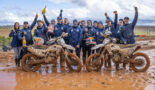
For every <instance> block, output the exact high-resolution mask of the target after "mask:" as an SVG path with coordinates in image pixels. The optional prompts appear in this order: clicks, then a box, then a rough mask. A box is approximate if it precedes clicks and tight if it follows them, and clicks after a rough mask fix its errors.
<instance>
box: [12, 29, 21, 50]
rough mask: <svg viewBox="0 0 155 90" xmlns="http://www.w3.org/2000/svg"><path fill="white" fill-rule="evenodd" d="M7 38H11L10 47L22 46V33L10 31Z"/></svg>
mask: <svg viewBox="0 0 155 90" xmlns="http://www.w3.org/2000/svg"><path fill="white" fill-rule="evenodd" d="M9 37H12V41H11V47H21V46H22V32H21V31H20V30H15V31H14V30H11V32H10V34H9Z"/></svg>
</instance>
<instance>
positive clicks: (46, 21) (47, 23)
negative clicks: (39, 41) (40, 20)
mask: <svg viewBox="0 0 155 90" xmlns="http://www.w3.org/2000/svg"><path fill="white" fill-rule="evenodd" d="M43 17H44V21H45V23H46V25H47V26H49V24H50V23H49V21H48V20H47V18H46V16H45V14H43Z"/></svg>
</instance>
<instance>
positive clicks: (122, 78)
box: [0, 49, 155, 90]
mask: <svg viewBox="0 0 155 90" xmlns="http://www.w3.org/2000/svg"><path fill="white" fill-rule="evenodd" d="M140 52H144V53H146V54H147V55H149V57H150V59H151V66H150V68H149V69H148V71H147V72H140V73H136V72H132V71H128V70H120V71H115V68H114V66H113V68H112V70H111V71H109V70H107V69H105V68H103V67H102V71H101V72H87V71H86V70H85V68H83V70H82V72H80V73H76V72H69V71H68V69H67V68H60V66H59V65H58V66H57V67H51V65H47V66H45V65H42V68H41V69H40V70H39V71H37V72H24V71H22V70H21V68H16V67H15V66H14V62H13V61H9V60H6V61H4V60H0V61H3V62H2V63H1V64H0V90H71V89H72V90H103V89H104V90H155V49H150V50H145V51H140ZM8 62H9V63H8ZM47 67H48V68H47Z"/></svg>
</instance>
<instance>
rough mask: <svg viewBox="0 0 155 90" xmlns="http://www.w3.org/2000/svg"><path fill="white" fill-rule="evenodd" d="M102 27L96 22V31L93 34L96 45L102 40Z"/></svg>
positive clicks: (100, 23)
mask: <svg viewBox="0 0 155 90" xmlns="http://www.w3.org/2000/svg"><path fill="white" fill-rule="evenodd" d="M104 30H105V29H104V27H103V23H102V22H101V21H100V22H98V29H97V31H96V32H95V41H96V44H101V43H102V42H103V40H104Z"/></svg>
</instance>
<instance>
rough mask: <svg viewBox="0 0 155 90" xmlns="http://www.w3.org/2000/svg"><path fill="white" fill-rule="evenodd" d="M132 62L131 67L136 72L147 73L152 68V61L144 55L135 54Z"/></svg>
mask: <svg viewBox="0 0 155 90" xmlns="http://www.w3.org/2000/svg"><path fill="white" fill-rule="evenodd" d="M131 62H132V63H131V67H132V69H133V70H134V71H135V72H145V71H146V70H147V69H148V68H149V66H150V59H149V57H148V56H147V55H146V54H144V53H135V54H134V55H133V57H132V60H131Z"/></svg>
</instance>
